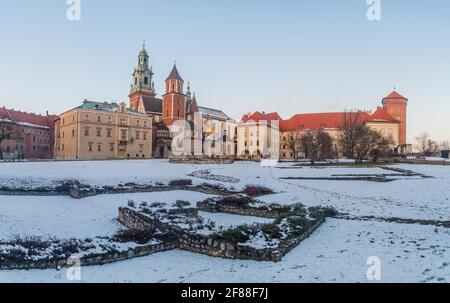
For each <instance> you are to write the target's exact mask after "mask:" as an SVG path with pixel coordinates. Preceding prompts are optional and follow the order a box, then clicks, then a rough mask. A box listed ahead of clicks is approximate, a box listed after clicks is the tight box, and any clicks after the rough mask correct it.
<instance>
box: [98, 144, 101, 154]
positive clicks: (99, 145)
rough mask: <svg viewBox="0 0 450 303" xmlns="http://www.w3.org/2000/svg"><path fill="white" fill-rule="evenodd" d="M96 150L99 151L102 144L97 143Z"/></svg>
mask: <svg viewBox="0 0 450 303" xmlns="http://www.w3.org/2000/svg"><path fill="white" fill-rule="evenodd" d="M97 151H99V152H101V151H102V145H101V144H98V145H97Z"/></svg>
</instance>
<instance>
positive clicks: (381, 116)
mask: <svg viewBox="0 0 450 303" xmlns="http://www.w3.org/2000/svg"><path fill="white" fill-rule="evenodd" d="M366 122H391V123H400V121H398V120H397V119H395V118H394V117H392V116H391V115H390V114H389V113H388V112H387V111H385V110H384V109H383V108H382V107H378V108H377V110H376V111H375V112H374V113H373V114H372V115H370V117H369V118H368V119H367V120H366Z"/></svg>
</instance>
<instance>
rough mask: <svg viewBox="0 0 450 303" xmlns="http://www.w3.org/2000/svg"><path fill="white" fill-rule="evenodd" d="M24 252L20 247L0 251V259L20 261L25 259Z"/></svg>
mask: <svg viewBox="0 0 450 303" xmlns="http://www.w3.org/2000/svg"><path fill="white" fill-rule="evenodd" d="M25 257H26V253H25V252H24V251H22V250H21V249H18V248H14V249H11V250H9V251H8V253H7V254H4V253H0V259H1V260H2V261H3V262H4V261H9V262H14V263H20V262H23V261H24V260H25Z"/></svg>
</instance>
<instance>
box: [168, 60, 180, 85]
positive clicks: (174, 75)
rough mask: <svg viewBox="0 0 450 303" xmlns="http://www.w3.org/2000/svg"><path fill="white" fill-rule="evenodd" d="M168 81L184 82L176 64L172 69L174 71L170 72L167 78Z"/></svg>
mask: <svg viewBox="0 0 450 303" xmlns="http://www.w3.org/2000/svg"><path fill="white" fill-rule="evenodd" d="M167 80H178V81H183V78H181V76H180V74H179V73H178V69H177V65H176V63H175V64H174V66H173V68H172V71H171V72H170V75H169V77H167V79H166V81H167ZM183 82H184V81H183Z"/></svg>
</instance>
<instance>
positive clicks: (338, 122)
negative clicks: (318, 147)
mask: <svg viewBox="0 0 450 303" xmlns="http://www.w3.org/2000/svg"><path fill="white" fill-rule="evenodd" d="M345 117H347V121H348V122H350V121H351V120H353V119H354V121H353V122H354V123H364V122H365V121H366V120H367V119H368V118H369V117H370V115H369V113H367V112H358V113H347V114H346V113H344V112H341V113H318V114H298V115H295V116H293V117H292V118H290V119H289V120H284V121H281V130H282V131H295V130H298V129H302V128H303V129H319V128H328V129H335V128H340V127H342V125H343V124H344V118H345Z"/></svg>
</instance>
